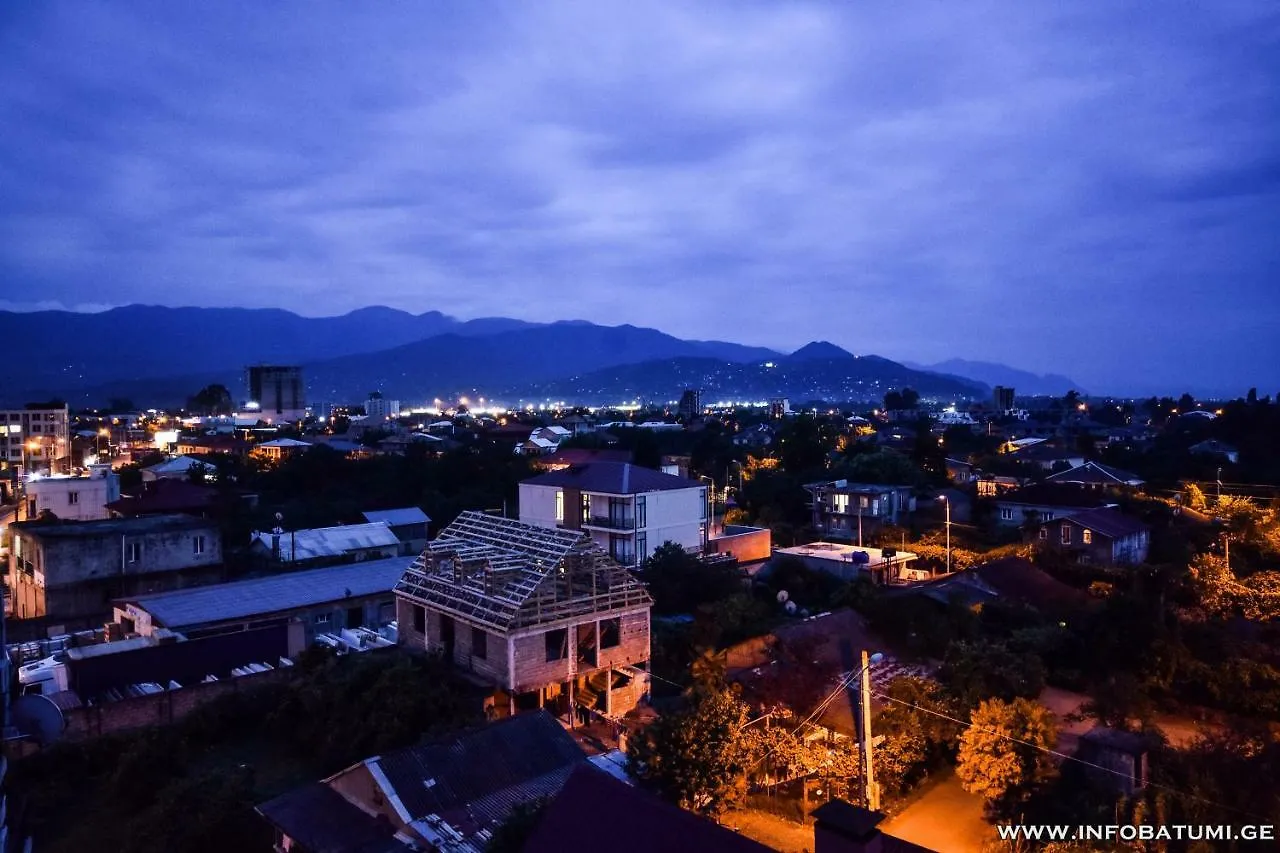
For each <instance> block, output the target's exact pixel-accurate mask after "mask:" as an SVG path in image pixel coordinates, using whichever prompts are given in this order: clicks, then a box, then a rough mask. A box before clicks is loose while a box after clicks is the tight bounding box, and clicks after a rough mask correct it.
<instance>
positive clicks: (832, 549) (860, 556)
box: [773, 542, 928, 583]
mask: <svg viewBox="0 0 1280 853" xmlns="http://www.w3.org/2000/svg"><path fill="white" fill-rule="evenodd" d="M773 553H774V556H775V557H782V556H787V557H794V558H796V559H798V560H800V561H801V562H802V563H804V564H805V565H806V566H808V567H809V568H811V569H813V570H815V571H819V572H826V573H827V574H829V575H834V576H835V577H838V578H840V579H841V580H846V581H851V580H855V579H856V578H858V577H859V576H861V575H866V576H869V577H870V578H872V579H873V580H876V581H878V582H880V583H891V582H896V581H903V580H917V579H918V577H917V575H918V573H919V572H918V570H916V569H912V568H910V564H911V563H913V562H915V561H916V560H917V559H918V556H917V555H916V554H913V553H912V552H910V551H899V550H898V549H896V548H870V547H863V546H861V545H845V544H843V543H839V542H810V543H808V544H807V545H797V546H795V547H793V548H775V549H773ZM924 576H925V577H928V573H927V572H925V573H924Z"/></svg>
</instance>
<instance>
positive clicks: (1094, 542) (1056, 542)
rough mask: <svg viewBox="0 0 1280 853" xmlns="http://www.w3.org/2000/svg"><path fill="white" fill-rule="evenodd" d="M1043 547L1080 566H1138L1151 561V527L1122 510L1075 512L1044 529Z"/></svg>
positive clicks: (1049, 523)
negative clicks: (1072, 560)
mask: <svg viewBox="0 0 1280 853" xmlns="http://www.w3.org/2000/svg"><path fill="white" fill-rule="evenodd" d="M1036 535H1037V538H1038V540H1039V544H1040V546H1041V547H1043V548H1048V549H1050V550H1053V551H1058V552H1059V553H1063V554H1069V555H1071V556H1073V557H1074V558H1075V559H1076V560H1077V561H1078V562H1081V563H1093V564H1096V565H1102V566H1125V565H1138V564H1139V563H1145V562H1146V560H1147V550H1148V547H1149V545H1150V532H1149V530H1148V529H1147V526H1146V525H1145V524H1143V523H1142V522H1140V521H1138V520H1137V519H1134V518H1130V517H1129V516H1127V515H1125V514H1123V513H1121V512H1120V511H1119V510H1115V509H1109V508H1101V509H1092V510H1085V511H1082V512H1074V513H1071V514H1070V515H1066V516H1062V517H1061V518H1057V519H1054V520H1053V521H1051V522H1046V523H1043V524H1041V525H1040V529H1039V531H1038V532H1037V534H1036Z"/></svg>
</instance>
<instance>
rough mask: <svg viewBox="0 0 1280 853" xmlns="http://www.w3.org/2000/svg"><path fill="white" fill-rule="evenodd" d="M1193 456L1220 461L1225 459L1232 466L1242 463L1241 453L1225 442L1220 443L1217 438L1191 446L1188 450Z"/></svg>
mask: <svg viewBox="0 0 1280 853" xmlns="http://www.w3.org/2000/svg"><path fill="white" fill-rule="evenodd" d="M1188 449H1189V450H1190V451H1191V454H1192V455H1193V456H1210V457H1217V458H1219V459H1225V460H1227V461H1228V462H1230V463H1231V464H1232V465H1234V464H1236V463H1237V462H1239V461H1240V451H1239V450H1236V449H1235V448H1234V447H1232V446H1231V445H1230V444H1227V443H1226V442H1225V441H1218V440H1217V439H1216V438H1211V439H1208V440H1207V441H1201V442H1199V443H1198V444H1193V445H1191V447H1190V448H1188Z"/></svg>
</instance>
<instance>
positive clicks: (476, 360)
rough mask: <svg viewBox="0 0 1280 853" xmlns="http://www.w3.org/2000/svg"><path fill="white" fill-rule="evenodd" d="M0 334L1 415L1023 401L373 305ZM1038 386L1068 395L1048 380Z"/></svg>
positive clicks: (27, 320)
mask: <svg viewBox="0 0 1280 853" xmlns="http://www.w3.org/2000/svg"><path fill="white" fill-rule="evenodd" d="M0 335H2V336H3V340H5V341H7V342H8V343H9V352H10V354H11V356H14V357H11V358H10V359H8V360H7V361H5V362H4V366H3V367H0V403H5V404H9V405H21V404H22V403H24V402H27V401H32V400H42V399H50V398H53V397H60V398H63V399H66V400H67V401H68V402H69V403H70V404H71V405H72V406H73V407H83V406H89V407H97V406H103V405H106V403H107V401H108V399H110V398H128V399H132V400H134V401H136V402H138V403H146V404H147V405H154V406H172V405H181V404H182V403H183V402H185V400H186V398H187V397H188V396H190V395H191V394H193V393H195V392H196V391H197V390H199V389H200V388H202V387H204V386H205V385H208V384H211V383H215V382H216V383H221V384H224V385H226V386H227V387H228V388H229V389H231V392H232V395H233V396H239V395H240V394H242V393H243V382H244V366H245V365H249V364H263V363H276V364H300V365H302V366H303V367H304V369H305V375H306V382H307V386H308V388H307V394H308V398H309V399H310V400H312V401H316V402H322V401H333V402H354V401H359V400H363V399H364V397H365V395H366V394H367V393H368V392H369V391H372V390H378V391H382V392H383V393H384V394H386V395H387V396H389V397H395V398H399V399H401V400H403V401H404V402H405V403H406V404H408V403H417V402H421V401H429V400H431V398H433V397H440V398H444V399H451V398H453V397H455V396H458V395H468V396H471V395H475V396H479V395H487V396H491V397H494V398H500V399H503V400H504V401H507V402H514V400H515V399H525V400H539V399H564V400H573V401H580V402H617V401H621V400H623V399H630V398H635V397H637V396H639V397H643V398H646V399H658V400H666V399H670V398H672V397H674V396H677V395H678V393H679V391H680V390H681V389H683V388H686V387H699V388H703V389H704V391H705V398H707V399H711V398H717V399H728V398H733V399H753V400H755V399H764V398H768V397H773V396H787V397H791V398H792V399H801V400H809V399H831V400H861V401H872V400H878V399H880V398H881V397H882V396H883V393H884V392H885V391H886V390H889V389H891V388H899V387H903V386H908V385H909V386H911V387H913V388H915V389H916V390H918V391H919V392H920V393H921V394H922V395H924V396H926V397H929V396H934V397H938V398H949V399H964V398H979V397H985V396H986V395H987V394H988V393H989V388H988V387H987V386H988V384H994V383H991V382H990V381H989V379H988V377H998V379H997V382H998V383H999V384H1011V385H1013V386H1014V387H1016V388H1018V390H1019V391H1020V392H1022V391H1024V390H1026V391H1028V392H1033V393H1034V388H1032V387H1031V383H1030V381H1029V380H1026V381H1024V380H1022V379H1021V377H1032V376H1033V374H1028V373H1025V372H1023V371H1017V370H1015V369H1013V368H1007V367H1004V366H1003V365H990V364H985V363H980V362H961V361H952V362H945V363H943V364H941V365H934V366H932V367H930V368H928V369H923V370H922V369H919V368H918V367H917V366H915V365H905V364H901V363H898V362H895V361H891V360H889V359H885V358H881V357H879V356H874V355H862V356H855V355H853V354H851V353H849V352H847V351H845V350H843V349H841V348H840V347H838V346H836V345H834V344H831V343H828V342H825V341H816V342H813V343H810V344H808V345H806V346H804V347H802V348H801V349H799V350H797V351H796V352H794V353H792V354H790V355H785V354H783V353H780V352H777V351H775V350H771V349H767V348H764V347H753V346H745V345H742V344H736V343H729V342H724V341H700V340H682V339H680V338H676V337H673V336H671V335H668V334H665V333H663V332H660V331H657V330H655V329H646V328H639V327H636V326H630V325H621V326H601V325H596V324H594V323H589V322H585V321H581V320H570V321H561V322H555V323H532V322H528V321H524V320H517V319H511V318H506V317H488V318H481V319H476V320H465V321H463V320H458V319H455V318H453V317H449V316H447V315H445V314H442V313H440V312H438V311H429V312H426V313H423V314H412V313H408V312H405V311H398V310H395V309H391V308H384V307H372V308H364V309H361V310H358V311H353V312H351V313H349V314H345V315H342V316H339V317H321V318H308V317H302V316H299V315H297V314H293V313H291V312H289V311H284V310H278V309H245V308H166V307H158V306H145V305H131V306H126V307H122V308H114V309H111V310H109V311H104V312H101V313H97V314H82V313H75V312H67V311H43V312H35V313H14V312H0ZM19 354H20V355H21V358H18V357H16V356H17V355H19ZM1001 371H1003V372H1001ZM1008 377H1013V378H1008ZM1039 379H1042V380H1044V381H1045V382H1048V383H1050V384H1054V383H1057V382H1058V380H1062V383H1064V384H1065V386H1066V388H1070V387H1073V383H1071V382H1070V380H1065V379H1063V378H1062V377H1039ZM1066 388H1064V390H1066ZM1053 393H1062V391H1055V392H1053Z"/></svg>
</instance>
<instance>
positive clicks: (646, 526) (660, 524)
mask: <svg viewBox="0 0 1280 853" xmlns="http://www.w3.org/2000/svg"><path fill="white" fill-rule="evenodd" d="M520 520H521V521H523V522H525V523H526V524H536V525H539V526H541V527H563V528H565V529H567V530H582V531H584V532H587V533H589V534H590V536H591V538H592V540H594V541H595V542H596V543H597V544H598V545H599V546H600V547H601V548H603V549H605V550H606V551H607V552H608V553H609V556H611V557H612V558H613V559H614V560H616V561H617V562H619V563H621V564H622V565H624V566H637V565H640V564H641V563H643V562H644V561H645V559H647V558H648V557H649V555H650V554H652V553H653V552H654V551H655V550H656V549H657V548H659V547H660V546H661V545H662V544H663V543H665V542H675V543H677V544H679V545H680V546H681V547H683V548H685V549H686V550H689V551H701V550H702V549H703V548H704V547H705V545H706V542H707V538H708V536H709V535H710V526H709V525H710V507H709V505H708V491H707V486H706V485H705V484H703V483H701V482H699V481H697V480H687V479H685V478H683V477H676V476H672V475H671V474H663V473H662V472H660V471H654V470H652V469H650V468H642V467H640V466H639V465H631V464H625V463H616V462H594V463H590V464H587V465H580V466H570V467H569V468H566V469H564V470H561V471H551V472H548V473H546V474H539V475H538V476H536V477H531V478H530V479H528V480H525V481H524V482H522V483H521V484H520Z"/></svg>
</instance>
